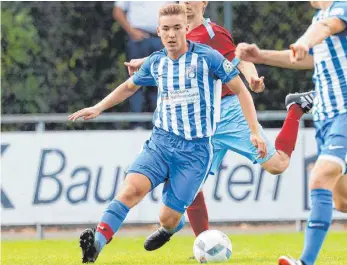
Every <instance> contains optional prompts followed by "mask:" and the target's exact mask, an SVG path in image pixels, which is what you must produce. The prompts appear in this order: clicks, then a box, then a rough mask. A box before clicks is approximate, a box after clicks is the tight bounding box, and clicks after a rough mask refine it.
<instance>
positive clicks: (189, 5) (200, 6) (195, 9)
mask: <svg viewBox="0 0 347 265" xmlns="http://www.w3.org/2000/svg"><path fill="white" fill-rule="evenodd" d="M180 3H181V4H184V5H185V7H186V12H187V17H195V16H203V14H204V10H205V8H206V5H207V1H181V2H180Z"/></svg>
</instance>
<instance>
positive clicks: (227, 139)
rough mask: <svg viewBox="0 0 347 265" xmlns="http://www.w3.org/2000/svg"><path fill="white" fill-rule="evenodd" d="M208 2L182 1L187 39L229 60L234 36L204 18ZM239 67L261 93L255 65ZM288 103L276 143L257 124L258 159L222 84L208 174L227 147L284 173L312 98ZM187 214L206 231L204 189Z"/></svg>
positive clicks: (136, 63)
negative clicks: (262, 149) (262, 146)
mask: <svg viewBox="0 0 347 265" xmlns="http://www.w3.org/2000/svg"><path fill="white" fill-rule="evenodd" d="M207 3H208V2H207V1H200V2H197V1H191V2H190V1H187V2H182V4H184V5H185V6H186V10H187V18H188V24H189V27H190V32H189V33H188V36H187V39H189V40H192V41H195V42H199V43H203V44H206V45H209V46H211V47H212V48H214V49H216V50H218V51H219V52H220V53H221V54H223V55H224V56H225V57H226V58H227V59H228V60H229V61H231V60H232V59H233V58H234V57H235V53H234V52H235V44H234V42H233V39H232V37H231V35H230V33H229V32H228V31H227V30H226V29H225V28H223V27H221V26H219V25H217V24H215V23H211V22H210V21H208V20H206V19H204V17H203V14H204V11H205V9H206V6H207ZM142 62H143V59H139V60H136V59H135V60H132V61H131V62H130V63H125V65H126V66H128V70H129V72H133V71H135V70H137V69H138V68H139V66H141V64H142ZM238 68H239V70H240V71H241V73H242V74H243V75H244V76H245V78H246V79H247V81H248V82H249V84H250V88H251V90H253V91H255V92H261V91H262V90H263V89H264V84H263V78H262V77H261V78H259V77H258V73H257V71H256V69H255V66H254V64H252V63H249V62H245V61H241V62H240V64H239V65H238ZM308 96H309V97H308V98H310V97H311V98H312V95H311V94H308ZM291 103H292V104H291V106H290V108H289V110H288V114H287V117H286V119H285V121H284V125H283V127H282V130H281V131H280V133H279V135H278V136H277V138H276V141H275V146H274V145H273V144H272V142H270V141H269V140H268V138H267V137H266V135H265V132H264V131H263V129H262V128H261V126H260V125H259V126H260V127H259V128H260V131H261V135H262V136H263V138H264V139H265V141H266V145H267V155H266V156H265V157H263V158H260V157H259V153H258V150H257V148H255V147H254V146H253V144H252V139H250V129H249V127H248V124H247V122H246V120H245V118H244V116H243V113H242V111H241V108H240V103H239V101H238V99H237V97H236V96H235V95H233V93H232V92H231V91H230V90H229V89H227V88H226V87H224V86H223V92H222V103H221V117H220V122H219V123H218V125H217V129H216V132H215V135H214V136H213V137H212V142H213V148H214V150H213V151H214V156H213V163H212V168H211V174H215V173H216V171H217V170H218V167H219V165H220V164H221V162H222V160H223V158H224V156H225V154H226V152H227V151H228V150H232V151H234V152H237V153H239V154H241V155H243V156H245V157H247V158H249V159H250V160H251V161H253V162H254V163H259V164H260V165H261V166H262V167H263V168H264V169H265V170H266V171H268V172H269V173H271V174H275V175H277V174H281V173H282V172H284V170H286V169H287V167H288V165H289V161H290V156H291V154H292V152H293V150H294V147H295V143H296V139H297V135H298V129H299V119H300V118H301V116H302V115H303V114H304V109H303V108H302V107H301V106H305V107H306V109H305V112H306V111H307V110H308V109H309V107H311V106H312V101H310V102H307V99H305V102H291ZM293 103H297V104H293ZM231 132H232V133H231ZM187 214H188V217H189V220H190V224H191V226H192V228H193V231H194V233H195V235H196V236H198V235H199V234H200V233H202V232H203V231H206V230H208V213H207V208H206V204H205V199H204V195H203V191H200V192H199V193H198V194H197V196H196V198H195V200H194V202H193V203H192V204H191V205H190V206H189V207H188V209H187ZM170 237H171V235H162V236H158V235H156V234H152V235H150V236H149V237H148V238H147V241H148V240H156V241H160V242H157V246H158V248H159V247H161V246H162V245H164V244H165V243H166V242H167V241H168V240H169V238H170Z"/></svg>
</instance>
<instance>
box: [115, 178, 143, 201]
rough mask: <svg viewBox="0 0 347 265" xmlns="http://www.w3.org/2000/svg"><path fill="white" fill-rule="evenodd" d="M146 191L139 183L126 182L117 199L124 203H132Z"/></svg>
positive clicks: (139, 198) (138, 199)
mask: <svg viewBox="0 0 347 265" xmlns="http://www.w3.org/2000/svg"><path fill="white" fill-rule="evenodd" d="M146 193H147V191H145V190H143V189H142V188H141V187H140V186H139V185H134V184H133V183H126V184H125V186H124V189H123V191H122V192H120V195H119V199H120V201H122V202H123V203H125V204H126V205H133V204H136V203H137V202H138V201H140V200H141V199H142V198H143V197H144V196H145V195H146Z"/></svg>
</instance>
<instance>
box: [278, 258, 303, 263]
mask: <svg viewBox="0 0 347 265" xmlns="http://www.w3.org/2000/svg"><path fill="white" fill-rule="evenodd" d="M278 265H305V264H304V263H303V262H302V261H301V260H295V259H293V258H290V257H287V256H281V257H279V258H278Z"/></svg>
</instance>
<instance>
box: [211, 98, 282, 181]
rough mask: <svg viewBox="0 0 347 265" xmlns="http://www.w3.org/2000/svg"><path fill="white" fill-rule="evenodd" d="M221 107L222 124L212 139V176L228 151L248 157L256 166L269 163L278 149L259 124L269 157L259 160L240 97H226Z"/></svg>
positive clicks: (220, 123) (218, 125) (219, 124)
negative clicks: (251, 139)
mask: <svg viewBox="0 0 347 265" xmlns="http://www.w3.org/2000/svg"><path fill="white" fill-rule="evenodd" d="M221 105H222V106H221V117H220V122H219V123H218V124H217V129H216V132H215V134H214V136H213V137H212V143H213V153H214V155H213V162H212V167H211V174H215V173H216V172H217V171H218V168H219V166H220V164H221V162H222V161H223V158H224V156H225V154H226V153H227V151H228V150H231V151H234V152H236V153H238V154H240V155H243V156H245V157H247V158H248V159H250V160H251V161H252V162H253V163H255V164H256V163H259V164H262V163H264V162H266V161H268V160H269V159H270V158H271V157H272V156H273V155H274V154H275V153H276V149H275V147H274V145H273V144H272V142H270V141H269V139H268V138H267V136H266V135H265V132H264V130H263V128H262V127H261V125H260V124H259V131H260V134H261V136H262V137H263V138H264V140H265V141H266V146H267V155H266V157H264V158H258V155H259V154H258V150H257V148H255V147H254V145H253V144H252V143H251V141H250V136H251V133H250V130H249V126H248V123H247V121H246V119H245V117H244V115H243V112H242V109H241V105H240V102H239V99H238V97H237V96H235V95H232V96H227V97H224V98H223V99H222V104H221Z"/></svg>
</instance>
